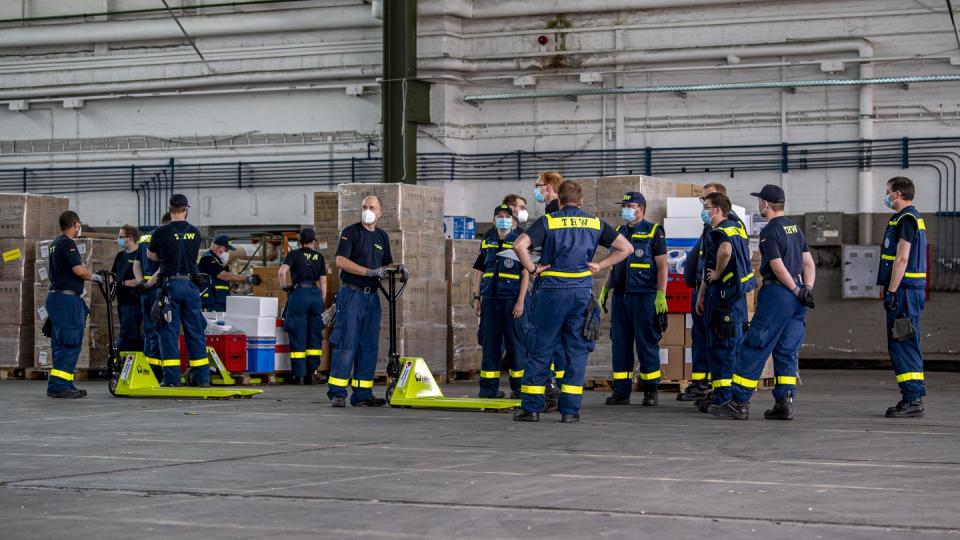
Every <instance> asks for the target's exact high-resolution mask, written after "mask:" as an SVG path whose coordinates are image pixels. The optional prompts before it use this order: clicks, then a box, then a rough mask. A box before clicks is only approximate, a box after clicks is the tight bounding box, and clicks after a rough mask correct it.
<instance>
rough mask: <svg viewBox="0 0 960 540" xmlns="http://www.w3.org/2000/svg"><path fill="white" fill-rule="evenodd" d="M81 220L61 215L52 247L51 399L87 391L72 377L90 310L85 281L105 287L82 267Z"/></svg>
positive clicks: (49, 302)
mask: <svg viewBox="0 0 960 540" xmlns="http://www.w3.org/2000/svg"><path fill="white" fill-rule="evenodd" d="M81 228H82V227H81V225H80V216H78V215H77V213H76V212H73V211H70V210H68V211H66V212H64V213H62V214H60V235H59V236H57V237H56V238H55V239H54V240H53V243H52V244H51V245H50V255H49V268H50V289H49V291H48V292H47V300H46V302H45V303H44V306H45V307H46V310H47V316H48V317H49V320H50V331H51V335H50V338H51V345H52V349H53V351H52V352H53V367H52V368H51V369H50V373H49V375H48V377H47V395H48V396H50V397H52V398H68V399H75V398H82V397H85V396H86V395H87V391H86V390H80V389H78V388H77V387H76V386H74V385H73V375H74V371H75V370H76V368H77V359H78V358H79V357H80V347H81V345H83V330H84V327H86V324H87V315H89V314H90V309H89V308H88V307H87V303H86V302H84V301H83V298H81V296H82V295H83V285H84V283H83V282H84V281H93V282H95V283H102V282H103V276H101V275H99V274H94V273H92V272H90V270H89V269H88V268H87V267H86V266H84V265H83V260H82V259H81V257H80V252H79V251H78V250H77V243H76V242H74V239H75V238H78V237H79V236H80V233H81Z"/></svg>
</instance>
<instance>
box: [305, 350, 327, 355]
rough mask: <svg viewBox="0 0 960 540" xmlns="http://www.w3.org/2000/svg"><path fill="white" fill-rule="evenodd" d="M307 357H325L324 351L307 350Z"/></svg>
mask: <svg viewBox="0 0 960 540" xmlns="http://www.w3.org/2000/svg"><path fill="white" fill-rule="evenodd" d="M307 356H323V349H307Z"/></svg>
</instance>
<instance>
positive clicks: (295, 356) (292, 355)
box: [290, 352, 307, 360]
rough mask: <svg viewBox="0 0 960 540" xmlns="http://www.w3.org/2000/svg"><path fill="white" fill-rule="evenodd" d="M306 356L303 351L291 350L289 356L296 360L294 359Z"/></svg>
mask: <svg viewBox="0 0 960 540" xmlns="http://www.w3.org/2000/svg"><path fill="white" fill-rule="evenodd" d="M306 357H307V353H305V352H291V353H290V358H291V359H293V360H296V359H298V358H306Z"/></svg>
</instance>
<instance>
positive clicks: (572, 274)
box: [540, 270, 592, 278]
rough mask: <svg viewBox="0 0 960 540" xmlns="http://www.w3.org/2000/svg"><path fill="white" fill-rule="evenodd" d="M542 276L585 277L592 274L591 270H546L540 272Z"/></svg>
mask: <svg viewBox="0 0 960 540" xmlns="http://www.w3.org/2000/svg"><path fill="white" fill-rule="evenodd" d="M540 275H541V276H544V277H547V276H550V277H559V278H585V277H589V276H591V275H592V274H591V272H590V271H589V270H585V271H583V272H556V271H553V270H547V271H546V272H540Z"/></svg>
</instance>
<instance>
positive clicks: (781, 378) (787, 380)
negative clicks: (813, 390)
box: [777, 375, 797, 386]
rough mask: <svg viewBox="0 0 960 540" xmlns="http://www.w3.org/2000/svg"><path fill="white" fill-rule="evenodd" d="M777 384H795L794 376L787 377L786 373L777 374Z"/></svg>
mask: <svg viewBox="0 0 960 540" xmlns="http://www.w3.org/2000/svg"><path fill="white" fill-rule="evenodd" d="M777 384H792V385H794V386H796V385H797V378H796V377H788V376H786V375H777Z"/></svg>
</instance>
